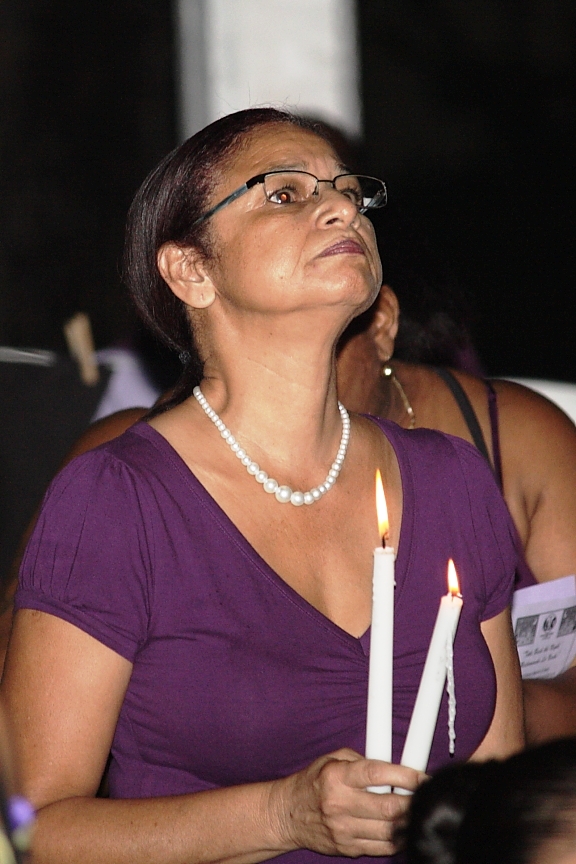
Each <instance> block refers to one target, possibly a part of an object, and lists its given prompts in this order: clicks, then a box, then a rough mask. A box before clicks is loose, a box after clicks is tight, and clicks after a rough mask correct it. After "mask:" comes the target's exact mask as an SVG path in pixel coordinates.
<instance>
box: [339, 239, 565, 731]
mask: <svg viewBox="0 0 576 864" xmlns="http://www.w3.org/2000/svg"><path fill="white" fill-rule="evenodd" d="M403 254H404V255H405V250H404V252H403ZM405 260H407V259H405ZM414 266H415V268H418V263H416V265H414ZM426 266H428V261H427V260H426ZM387 270H389V271H390V272H388V273H385V275H386V276H388V277H390V278H391V279H395V280H396V278H398V287H399V290H400V292H401V297H402V304H401V305H403V300H404V296H405V295H407V294H408V293H409V290H411V291H412V293H413V294H414V293H417V292H418V287H419V285H418V282H417V280H415V278H414V270H413V271H411V272H410V274H409V277H408V282H407V283H406V285H404V284H403V282H402V275H403V274H402V268H399V267H393V268H391V267H389V268H387ZM421 293H422V292H421ZM424 293H425V294H427V295H428V296H429V295H430V291H429V290H428V286H427V285H425V286H424ZM417 304H418V301H417V300H416V299H414V298H412V305H413V307H415V306H417ZM436 305H438V304H436ZM448 317H449V318H450V316H448ZM456 318H457V316H452V323H451V325H450V327H444V326H441V327H437V328H436V329H435V328H434V327H430V326H428V324H427V323H426V322H424V323H422V321H420V322H418V321H416V320H414V321H413V322H412V323H411V326H410V328H409V333H408V334H407V333H406V328H404V335H403V339H402V343H401V352H400V356H401V357H402V358H405V357H406V358H409V359H410V360H412V361H415V362H406V361H405V360H404V359H396V357H397V353H396V345H395V342H396V337H397V334H398V327H399V321H400V310H399V304H398V299H397V296H396V293H395V291H393V290H392V288H391V287H390V285H387V284H385V285H384V286H383V288H382V290H381V292H380V295H379V298H378V301H377V303H376V304H375V305H374V307H373V309H372V310H371V311H370V312H369V313H368V314H367V315H365V316H363V317H362V319H361V320H360V323H356V322H354V328H351V329H350V330H349V331H348V334H347V335H345V337H344V339H343V344H342V347H341V351H340V354H339V357H338V392H339V394H340V398H341V399H342V401H343V402H344V404H345V405H346V406H347V407H348V408H349V409H350V410H352V411H361V412H366V413H369V414H373V415H375V416H377V417H385V418H387V419H389V420H394V421H395V422H396V423H398V424H400V425H401V426H403V427H405V428H409V429H414V428H420V427H423V428H429V429H439V430H440V431H442V432H447V433H450V434H452V435H457V436H459V437H460V438H464V439H465V440H466V441H470V443H473V444H474V445H475V446H476V447H477V448H478V449H479V450H480V452H482V453H483V455H484V457H485V458H486V460H487V461H488V462H489V463H490V464H491V466H492V468H493V470H494V473H495V475H496V477H497V479H498V481H499V485H500V486H501V488H502V492H503V495H504V498H505V500H506V503H507V505H508V509H509V510H510V513H511V515H512V518H513V520H514V523H515V526H516V529H517V532H518V537H519V547H520V548H521V549H522V550H523V553H524V554H523V557H521V560H520V562H519V568H518V577H519V582H518V587H525V586H527V585H531V584H535V583H536V582H546V581H549V580H551V579H557V578H559V577H561V576H567V575H569V574H573V573H576V535H575V533H574V530H573V526H574V518H575V515H576V430H575V429H574V424H573V423H572V421H571V420H570V419H569V418H568V417H567V416H566V415H565V414H564V413H563V412H562V411H561V410H560V409H559V408H557V407H556V406H555V405H553V404H552V403H551V402H549V401H548V400H547V399H544V398H543V397H542V396H540V395H538V394H537V393H534V392H533V391H532V390H528V389H527V388H526V387H522V386H521V385H519V384H515V383H513V382H510V381H498V380H495V381H492V382H489V383H487V382H486V381H484V380H483V379H482V378H479V377H477V376H474V375H470V374H467V373H466V372H463V371H461V370H456V369H452V370H446V369H442V368H438V367H437V366H431V365H427V364H426V363H422V362H418V361H419V360H420V358H423V359H424V360H425V361H426V360H433V359H435V358H439V359H438V360H436V363H438V364H440V361H442V360H446V359H448V356H449V354H451V356H452V360H453V362H454V360H455V359H456V358H455V349H457V348H462V347H463V346H465V344H466V340H465V333H464V331H463V328H462V326H461V325H459V324H458V325H456V324H454V320H456ZM458 336H460V341H459V342H458V338H457V337H458ZM393 355H394V359H393V360H391V357H392V356H393ZM523 687H524V698H525V716H526V734H527V738H528V741H529V742H531V743H538V742H540V741H545V740H548V739H550V738H554V737H560V736H565V735H576V667H574V666H573V667H572V668H571V669H568V670H567V672H565V673H564V674H563V675H561V676H559V677H558V678H555V679H551V680H546V681H544V680H542V681H539V680H531V681H524V684H523Z"/></svg>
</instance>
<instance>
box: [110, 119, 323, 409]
mask: <svg viewBox="0 0 576 864" xmlns="http://www.w3.org/2000/svg"><path fill="white" fill-rule="evenodd" d="M271 124H284V125H289V126H297V127H299V128H301V129H305V130H307V131H310V132H313V133H314V134H315V135H317V136H318V137H320V138H323V139H324V140H326V141H328V140H329V139H328V136H327V134H326V132H325V130H324V129H323V128H322V127H321V126H320V125H319V124H316V123H315V122H314V121H313V120H308V119H306V118H304V117H299V116H297V115H295V114H290V113H289V112H288V111H279V110H277V109H275V108H249V109H246V110H245V111H238V112H236V113H234V114H229V115H227V116H226V117H222V118H221V119H220V120H217V121H215V122H214V123H211V124H210V125H209V126H206V128H204V129H202V130H200V132H197V133H196V135H194V136H193V137H192V138H189V139H188V140H187V141H185V142H184V144H182V145H181V146H180V147H178V148H177V149H175V150H173V151H172V152H171V153H169V154H168V155H167V156H166V157H165V158H164V159H163V160H162V162H160V164H159V165H158V167H157V168H156V169H155V170H154V171H153V172H152V173H151V174H150V175H149V176H148V177H147V179H146V180H145V181H144V183H143V184H142V186H141V187H140V189H139V191H138V193H137V194H136V197H135V198H134V201H133V202H132V206H131V208H130V211H129V214H128V222H127V228H126V245H125V255H124V274H125V281H126V284H127V286H128V289H129V291H130V294H131V296H132V299H133V301H134V304H135V306H136V309H137V311H138V313H139V314H140V316H141V318H142V320H143V321H144V323H145V324H146V325H147V326H148V327H149V328H150V329H151V330H152V332H153V333H155V334H156V336H157V337H159V338H160V339H161V340H162V342H163V343H164V344H165V345H167V346H168V347H169V348H171V349H173V350H175V351H178V352H179V353H180V356H181V359H182V362H183V364H184V371H183V373H182V376H181V377H180V380H179V381H178V382H177V384H176V386H175V387H174V388H173V390H172V391H171V394H170V397H169V398H168V399H165V400H161V402H160V404H159V405H158V406H157V407H156V408H154V409H153V410H152V411H151V412H150V414H149V415H148V416H149V417H152V416H154V415H155V414H160V413H163V412H164V411H167V410H168V409H169V408H172V407H173V406H174V405H178V404H179V403H180V402H183V401H184V399H186V398H187V397H188V396H190V395H191V393H192V390H193V389H194V387H195V386H196V385H197V384H199V383H200V381H201V380H202V361H201V359H200V355H199V352H198V349H197V346H196V344H195V339H194V334H193V333H192V331H191V327H190V319H189V316H188V310H187V309H186V306H185V304H184V303H183V302H182V300H179V299H178V298H177V297H176V296H175V295H174V294H173V292H172V291H171V290H170V289H169V287H168V286H167V284H166V282H165V281H164V279H163V278H162V276H161V275H160V273H159V272H158V266H157V263H156V257H157V254H158V250H159V249H160V248H161V246H162V245H163V244H164V243H168V242H170V241H172V242H174V243H176V244H178V245H180V246H182V247H188V248H190V247H193V248H195V249H197V250H199V251H200V253H201V254H202V256H203V257H204V259H205V260H206V261H210V260H212V259H213V258H214V254H215V251H214V248H213V244H212V242H211V221H210V220H206V221H201V222H198V220H199V219H200V217H201V216H202V215H203V214H204V213H205V211H206V210H207V209H208V204H207V202H208V201H209V198H210V194H211V192H212V190H213V188H214V185H215V182H216V180H217V178H218V176H219V175H220V171H221V169H222V168H223V167H225V165H226V163H227V161H228V160H230V159H231V158H232V157H233V156H234V155H235V154H236V153H237V152H238V151H239V150H241V149H242V148H243V147H245V146H246V144H247V141H248V140H249V138H250V135H251V133H252V132H255V131H256V130H257V129H259V128H261V127H263V126H269V125H271Z"/></svg>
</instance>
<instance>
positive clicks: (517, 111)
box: [0, 0, 576, 381]
mask: <svg viewBox="0 0 576 864" xmlns="http://www.w3.org/2000/svg"><path fill="white" fill-rule="evenodd" d="M358 8H359V23H360V42H361V52H362V88H363V99H364V121H365V161H366V167H367V170H369V171H371V172H372V173H375V174H378V175H381V176H383V177H384V178H385V179H386V180H387V182H388V185H389V187H390V194H391V199H392V201H393V202H395V203H396V204H399V205H400V206H401V208H402V210H403V211H404V213H405V214H406V215H407V216H409V217H410V218H411V219H412V220H413V221H414V222H415V223H416V225H417V226H418V228H419V229H422V231H424V232H425V233H426V234H427V235H428V236H429V238H430V240H431V242H432V243H433V245H435V246H436V247H438V249H439V250H440V251H442V252H444V253H445V254H446V255H447V256H448V258H449V259H450V260H451V261H452V262H453V263H454V264H455V266H456V268H457V271H458V274H459V278H460V280H461V283H462V285H463V287H464V288H466V289H467V290H469V291H470V292H471V294H472V295H473V297H474V298H475V303H476V310H477V320H476V327H475V338H476V341H477V344H478V346H479V348H480V350H481V353H482V356H483V359H484V362H485V364H486V366H487V368H488V370H489V371H490V372H491V373H494V374H497V373H498V374H516V375H530V376H535V377H549V378H558V379H565V380H574V381H576V353H575V352H574V351H573V347H572V346H573V334H574V332H575V329H576V313H575V312H574V310H573V304H572V292H573V288H574V269H575V268H574V228H575V224H574V223H575V218H576V216H575V207H574V192H575V189H574V184H573V181H572V177H571V173H572V162H573V158H574V157H573V150H574V131H575V130H574V126H575V108H576V105H575V104H574V102H575V87H574V85H575V83H576V82H575V68H574V67H575V64H574V46H575V37H576V11H575V4H574V2H573V0H559V2H554V0H540V2H536V0H521V2H513V0H512V2H510V0H508V2H489V0H486V2H474V0H462V2H455V0H453V2H437V0H436V2H435V0H430V2H426V3H424V2H416V0H360V2H359V4H358ZM172 17H173V13H172V9H171V4H170V2H169V0H115V2H114V3H106V2H104V3H103V2H101V0H100V2H94V0H82V2H81V3H79V2H78V0H75V2H72V0H3V2H2V3H1V4H0V45H1V47H0V102H1V104H2V111H1V115H0V218H1V220H2V231H1V232H0V344H2V343H4V344H6V343H8V344H27V345H36V346H41V347H58V346H57V343H58V342H59V338H60V337H59V327H60V324H61V322H62V320H63V319H64V318H65V317H66V316H67V315H69V314H72V313H73V312H75V311H76V310H77V309H85V310H86V311H88V312H89V313H90V315H91V317H92V319H93V322H94V328H95V335H96V340H97V343H98V344H99V345H103V344H110V343H112V342H116V341H118V340H121V339H124V338H126V337H127V335H128V334H129V333H130V331H131V329H132V328H133V326H134V319H133V316H132V313H131V311H130V310H129V308H128V306H127V304H126V302H125V299H124V296H123V293H122V290H121V286H120V277H119V270H118V268H119V257H120V252H121V245H122V231H123V223H124V218H125V214H126V210H127V207H128V205H129V202H130V199H131V197H132V195H133V193H134V191H135V190H136V188H137V186H138V185H139V183H140V182H141V180H142V179H143V177H144V176H145V174H146V173H147V172H148V170H149V169H150V168H151V167H152V166H153V165H154V164H155V163H156V162H157V161H158V160H159V158H160V157H161V156H162V155H163V154H164V153H165V152H167V151H168V150H169V149H170V148H171V147H172V146H173V145H174V144H175V142H176V117H175V113H176V112H175V97H174V71H173V67H174V60H173V42H174V39H173V28H172Z"/></svg>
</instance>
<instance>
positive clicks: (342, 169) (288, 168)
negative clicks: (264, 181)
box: [262, 162, 350, 179]
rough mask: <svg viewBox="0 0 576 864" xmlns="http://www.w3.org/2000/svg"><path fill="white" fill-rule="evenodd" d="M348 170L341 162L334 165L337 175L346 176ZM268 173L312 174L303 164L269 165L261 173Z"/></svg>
mask: <svg viewBox="0 0 576 864" xmlns="http://www.w3.org/2000/svg"><path fill="white" fill-rule="evenodd" d="M349 170H350V169H349V168H348V166H347V165H344V164H343V163H342V162H337V163H336V171H338V172H339V173H342V174H348V173H349ZM270 171H305V172H306V173H307V174H311V173H312V172H311V171H309V169H308V166H307V164H305V163H304V162H277V163H275V164H274V165H271V166H270V167H269V168H267V169H266V171H265V172H262V173H266V174H267V173H269V172H270ZM314 176H316V175H314ZM319 179H322V178H319Z"/></svg>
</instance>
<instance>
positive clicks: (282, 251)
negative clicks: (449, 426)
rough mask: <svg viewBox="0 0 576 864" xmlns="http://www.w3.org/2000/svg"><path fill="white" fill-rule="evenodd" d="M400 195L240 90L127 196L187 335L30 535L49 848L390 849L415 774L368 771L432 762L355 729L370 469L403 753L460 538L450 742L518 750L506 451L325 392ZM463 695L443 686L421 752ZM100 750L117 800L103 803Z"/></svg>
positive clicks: (291, 852)
mask: <svg viewBox="0 0 576 864" xmlns="http://www.w3.org/2000/svg"><path fill="white" fill-rule="evenodd" d="M317 178H319V179H317ZM383 192H384V190H383V186H382V184H381V183H380V181H374V180H371V179H369V178H368V179H362V178H357V177H351V176H348V175H346V170H345V168H344V167H343V166H342V165H341V164H340V162H339V160H338V158H337V156H336V154H335V153H334V151H333V149H332V148H331V146H330V145H329V144H328V143H327V141H326V140H325V139H324V138H322V137H321V136H320V135H318V134H317V133H315V132H314V130H313V129H311V128H310V127H309V124H307V123H305V122H303V121H301V120H298V119H296V118H294V117H292V116H290V115H288V114H284V113H283V112H277V111H275V110H273V109H253V110H249V111H243V112H239V113H238V114H235V115H230V116H229V117H226V118H223V119H222V120H219V121H217V122H216V123H214V124H212V125H211V126H209V127H207V128H206V129H204V130H203V131H202V132H200V133H198V134H197V135H196V136H194V138H192V139H190V140H189V141H188V142H186V143H185V144H183V145H182V146H181V147H180V148H178V150H176V151H174V153H172V154H170V155H169V156H168V157H167V158H166V159H165V160H164V162H163V163H162V164H161V165H160V166H159V167H158V168H157V169H156V171H154V172H153V173H152V175H151V176H150V177H149V178H148V179H147V180H146V181H145V183H144V185H143V187H142V189H141V190H140V192H139V193H138V195H137V197H136V200H135V202H134V205H133V207H132V211H131V216H130V220H129V233H128V254H127V260H128V273H129V279H130V282H131V289H132V293H133V296H134V297H135V299H136V302H137V305H138V307H139V309H140V311H141V313H142V314H143V316H144V318H145V319H146V320H147V321H148V322H149V323H151V324H152V325H153V326H154V327H155V329H156V331H157V332H159V333H162V335H163V338H164V340H165V341H166V342H168V343H170V344H172V345H173V346H174V347H176V348H177V349H178V350H187V351H188V352H190V354H191V355H192V357H194V345H193V344H192V343H194V344H195V345H196V346H197V349H198V358H197V359H196V362H195V361H194V360H192V359H191V360H190V362H189V363H188V378H187V380H186V381H185V382H184V384H183V386H182V387H181V388H180V390H179V391H177V392H175V393H174V394H173V397H172V399H171V400H170V402H168V403H164V404H163V405H162V406H161V409H159V411H158V412H157V413H156V414H155V416H153V417H152V418H151V419H150V420H149V421H148V423H140V424H137V425H136V426H135V427H134V428H133V429H131V430H129V431H128V432H127V433H126V434H125V435H123V436H121V437H120V438H118V439H116V440H115V441H113V442H111V443H109V444H106V445H105V446H104V447H103V448H99V449H98V450H95V451H92V452H91V453H88V454H85V455H84V456H82V457H81V458H80V459H77V460H75V461H73V462H72V463H70V465H69V466H68V467H67V468H66V469H65V470H64V471H63V472H62V473H61V474H60V475H59V477H58V478H57V479H56V481H55V483H54V484H53V486H52V487H51V490H50V492H49V494H48V496H47V499H46V501H45V504H44V508H43V512H42V513H41V515H40V518H39V520H38V523H37V526H36V529H35V531H34V534H33V536H32V539H31V541H30V544H29V546H28V549H27V552H26V555H25V558H24V562H23V566H22V571H21V583H20V587H19V591H18V595H17V598H16V609H17V612H16V616H15V622H14V627H13V631H12V636H11V642H10V647H9V649H8V658H7V665H6V670H5V676H4V681H3V689H4V693H5V698H6V702H7V706H8V709H9V712H10V714H11V718H12V722H13V725H14V728H15V729H16V730H17V736H16V743H17V746H18V750H19V753H20V757H21V762H22V766H23V781H24V787H25V792H26V794H28V796H29V797H30V799H31V800H32V801H33V803H34V804H35V805H36V806H37V808H38V822H37V829H36V844H35V850H34V853H35V861H38V862H51V861H54V862H56V861H57V862H58V864H63V862H82V864H86V862H96V861H115V862H130V864H139V862H149V861H154V862H155V864H164V862H170V864H179V862H181V864H185V862H186V864H188V862H190V861H199V862H211V861H221V860H224V859H226V860H229V861H237V862H252V861H254V862H256V861H261V860H264V859H268V858H272V857H275V856H278V855H281V854H284V855H285V856H286V861H287V862H295V864H296V862H298V864H299V862H302V864H305V862H310V864H312V862H315V861H325V860H326V858H325V856H328V858H330V857H331V856H340V855H349V856H354V857H356V856H364V855H379V856H388V855H390V854H391V853H392V852H393V850H394V846H393V843H392V841H391V836H392V832H393V829H394V826H395V824H396V823H397V821H398V819H399V818H400V817H401V816H402V815H403V813H404V812H405V808H406V799H405V798H404V797H402V796H397V795H394V794H392V795H386V796H384V797H383V796H381V795H376V794H374V793H369V792H367V791H366V787H367V786H369V785H385V784H391V785H393V786H404V787H405V788H407V789H414V788H415V787H416V786H417V784H418V782H419V780H420V779H421V778H420V777H419V776H418V775H417V774H416V772H414V771H412V770H409V769H406V768H402V767H400V766H399V765H397V764H391V765H389V764H387V763H383V762H376V761H373V760H365V759H364V758H363V757H362V756H360V755H359V754H360V753H361V752H362V750H363V746H364V727H365V714H366V687H367V653H368V648H369V641H368V640H369V635H368V632H367V631H368V625H369V622H370V608H371V572H372V551H373V549H374V547H375V546H376V545H378V543H379V538H378V535H377V528H376V525H375V513H374V474H375V471H376V469H377V468H379V469H380V470H381V472H382V476H383V479H384V484H385V489H386V494H387V499H388V506H389V512H390V526H391V527H390V538H389V540H390V543H391V544H392V545H393V546H394V547H395V548H397V550H398V558H397V568H396V579H397V589H396V612H395V622H396V626H395V654H396V656H395V670H396V677H395V705H394V742H393V745H394V746H393V750H394V760H395V761H396V762H398V760H399V757H400V752H401V748H402V745H403V741H404V738H405V734H406V730H407V726H408V722H409V719H410V714H411V711H412V706H413V703H414V700H415V696H416V690H417V687H418V682H419V678H420V674H421V671H422V667H423V663H424V659H425V655H426V651H427V647H428V644H429V639H430V635H431V631H432V628H433V624H434V619H435V615H436V610H437V608H438V600H439V597H440V596H441V595H442V594H444V593H445V591H446V582H445V579H446V561H447V558H448V557H453V558H454V559H455V561H456V564H457V566H458V567H459V572H460V577H461V588H462V593H463V595H464V597H465V602H464V607H463V612H462V616H461V619H460V625H459V629H458V633H457V636H456V642H455V646H454V660H455V679H456V687H457V692H458V712H459V713H458V719H457V726H456V733H457V738H456V757H457V758H459V759H466V758H469V757H471V756H474V757H475V758H486V757H489V756H504V755H507V754H508V753H510V752H511V751H513V750H515V749H517V748H518V747H520V746H522V741H523V735H522V728H521V727H522V718H521V699H520V685H519V677H518V669H517V661H516V655H515V651H514V645H513V639H512V635H511V630H510V622H509V614H508V610H507V604H508V601H509V598H510V593H511V589H512V579H513V570H514V565H515V557H516V556H515V550H514V545H513V539H512V528H511V525H510V523H509V519H508V515H507V513H506V511H505V508H504V505H503V503H502V501H501V497H500V495H499V492H498V490H497V487H496V485H495V483H494V482H493V479H492V477H491V474H490V472H489V469H488V468H487V466H486V465H485V464H484V463H483V461H482V460H481V459H480V458H479V457H478V456H477V454H476V453H475V452H474V450H473V449H472V448H470V447H469V446H468V445H467V444H465V443H464V442H458V441H453V440H451V439H448V438H445V437H444V436H441V435H438V433H435V432H421V433H418V434H417V435H407V434H406V433H404V432H403V431H402V430H400V429H398V428H397V427H395V426H393V424H390V425H388V424H386V423H375V422H372V421H371V420H368V419H365V418H358V417H353V418H351V420H349V419H348V415H347V412H346V411H345V409H344V408H343V407H341V406H339V404H338V401H337V396H336V374H335V363H334V353H335V345H336V343H337V340H338V338H339V336H340V335H341V333H342V331H343V330H344V328H345V327H346V325H347V324H348V322H349V321H350V320H351V319H352V318H353V317H354V316H355V315H357V314H359V313H361V312H362V311H363V310H365V309H367V308H368V307H369V306H370V304H371V303H373V301H374V299H375V297H376V295H377V293H378V290H379V287H380V284H381V271H380V263H379V258H378V252H377V248H376V244H375V240H374V232H373V229H372V227H371V224H370V222H369V221H368V219H367V218H366V216H365V215H364V211H365V210H366V209H369V208H370V207H371V206H374V205H377V204H379V203H381V201H382V197H383ZM199 381H200V388H199V389H194V391H193V392H192V388H193V387H194V385H195V384H197V383H198V382H199ZM220 418H221V419H220ZM230 430H232V432H230ZM383 432H384V434H383ZM236 438H237V439H238V441H236V440H235V439H236ZM239 445H240V446H239ZM246 451H248V453H249V454H250V456H249V457H248V456H247V455H246ZM335 454H336V456H335ZM239 459H241V460H242V461H243V462H244V465H245V466H246V468H247V469H248V470H244V468H243V467H242V464H240V462H239ZM252 460H254V461H252ZM255 460H257V463H258V464H256V461H255ZM331 465H332V467H331V468H330V466H331ZM260 466H262V467H263V468H264V469H265V471H266V472H268V474H269V475H270V476H268V475H267V474H265V473H264V471H263V470H262V468H261V467H260ZM329 469H330V473H329V474H328V476H327V471H328V470H329ZM324 477H326V479H325V480H323V478H324ZM273 478H278V482H276V481H275V480H274V479H273ZM288 484H290V487H291V489H292V490H295V491H294V493H293V494H292V495H291V490H290V489H289V488H288ZM319 484H320V485H319ZM305 490H307V491H305ZM267 492H269V493H270V494H266V493H267ZM302 500H304V502H305V503H304V505H302ZM283 502H284V503H283ZM294 505H295V506H294ZM301 505H302V506H301ZM478 538H482V542H478ZM494 669H495V673H496V675H495V676H494ZM471 670H472V672H471ZM446 721H447V707H446V704H443V706H442V709H441V714H440V722H439V724H438V728H437V732H436V736H435V740H434V742H433V748H432V756H431V766H432V768H434V767H437V766H439V765H441V764H443V763H444V762H446V761H447V760H448V758H449V756H448V735H447V730H446ZM110 748H112V763H111V767H110V775H109V779H110V792H111V800H95V799H94V798H93V796H94V794H95V792H96V789H97V787H98V783H99V781H100V777H101V775H102V772H103V770H104V766H105V763H106V759H107V756H108V753H109V751H110ZM119 799H121V800H119ZM319 854H321V855H322V856H324V857H322V858H320V857H319Z"/></svg>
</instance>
